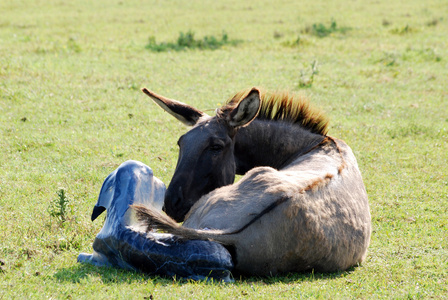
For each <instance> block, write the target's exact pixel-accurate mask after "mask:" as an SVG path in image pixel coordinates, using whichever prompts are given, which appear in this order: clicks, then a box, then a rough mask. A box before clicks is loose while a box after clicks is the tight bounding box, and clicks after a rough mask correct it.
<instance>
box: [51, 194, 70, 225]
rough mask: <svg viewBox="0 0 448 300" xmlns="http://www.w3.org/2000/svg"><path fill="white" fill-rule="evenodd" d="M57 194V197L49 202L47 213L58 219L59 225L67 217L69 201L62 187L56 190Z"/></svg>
mask: <svg viewBox="0 0 448 300" xmlns="http://www.w3.org/2000/svg"><path fill="white" fill-rule="evenodd" d="M57 195H58V197H57V198H54V199H53V200H52V201H51V202H50V206H49V208H48V213H49V214H50V217H52V218H55V219H56V220H57V221H58V223H59V225H62V224H63V223H65V222H66V221H67V220H68V219H69V216H68V213H69V210H70V208H69V203H70V202H71V201H70V199H69V198H68V197H67V194H66V192H65V190H64V189H60V190H59V191H57Z"/></svg>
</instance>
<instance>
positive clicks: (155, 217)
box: [131, 197, 289, 245]
mask: <svg viewBox="0 0 448 300" xmlns="http://www.w3.org/2000/svg"><path fill="white" fill-rule="evenodd" d="M288 199H289V198H288V197H282V198H279V199H277V201H275V202H273V203H271V205H269V206H268V207H266V208H265V209H264V210H263V211H261V212H260V213H259V214H257V215H256V216H255V217H254V218H253V219H252V220H250V221H249V222H247V223H246V225H244V226H243V227H241V228H240V229H237V230H235V231H232V232H227V231H223V230H200V229H193V228H187V227H183V226H180V225H179V224H178V223H176V221H174V220H173V219H171V218H170V217H168V216H167V215H165V214H163V213H161V212H160V211H157V210H153V209H148V208H147V207H145V206H142V205H131V207H132V208H133V209H134V210H135V212H136V215H137V219H138V220H139V221H140V222H141V225H143V226H144V227H145V228H146V230H148V231H149V230H151V229H152V228H157V229H159V230H162V231H165V232H168V233H171V234H174V235H177V236H180V237H183V238H186V239H191V240H194V239H195V240H214V241H216V242H218V243H221V244H224V245H230V244H233V242H234V240H235V237H234V235H236V234H238V233H240V232H242V231H244V230H245V229H246V228H248V227H249V226H250V225H252V224H253V223H255V221H257V220H259V219H260V218H261V217H262V216H264V215H265V214H267V213H268V212H270V211H271V210H273V209H274V208H276V207H277V206H279V205H280V204H282V203H284V202H286V201H287V200H288Z"/></svg>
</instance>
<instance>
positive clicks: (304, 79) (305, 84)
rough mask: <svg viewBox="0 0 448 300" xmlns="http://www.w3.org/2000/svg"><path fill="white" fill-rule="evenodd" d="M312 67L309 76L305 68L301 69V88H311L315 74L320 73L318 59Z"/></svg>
mask: <svg viewBox="0 0 448 300" xmlns="http://www.w3.org/2000/svg"><path fill="white" fill-rule="evenodd" d="M310 67H311V74H310V75H309V76H307V73H306V72H305V71H304V70H303V69H302V70H300V78H299V88H310V87H311V86H312V85H313V82H314V75H317V74H319V69H318V64H317V60H313V62H312V63H311V65H310Z"/></svg>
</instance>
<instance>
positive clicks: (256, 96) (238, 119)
mask: <svg viewBox="0 0 448 300" xmlns="http://www.w3.org/2000/svg"><path fill="white" fill-rule="evenodd" d="M260 105H261V100H260V91H259V90H258V89H256V88H253V89H252V90H251V91H250V92H249V94H248V95H247V96H246V98H244V99H243V100H241V101H240V103H239V104H238V106H237V107H236V108H234V109H233V110H232V111H231V112H230V114H229V116H228V119H227V120H228V122H229V125H230V126H232V127H241V126H244V125H247V124H249V123H250V122H252V120H253V119H255V117H256V116H257V115H258V111H259V110H260Z"/></svg>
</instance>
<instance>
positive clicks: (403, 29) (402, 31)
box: [390, 24, 417, 35]
mask: <svg viewBox="0 0 448 300" xmlns="http://www.w3.org/2000/svg"><path fill="white" fill-rule="evenodd" d="M416 31H417V30H416V29H415V28H413V27H411V26H409V24H408V25H406V26H404V27H401V28H393V29H391V30H390V32H391V33H392V34H398V35H405V34H409V33H413V32H416Z"/></svg>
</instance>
